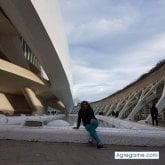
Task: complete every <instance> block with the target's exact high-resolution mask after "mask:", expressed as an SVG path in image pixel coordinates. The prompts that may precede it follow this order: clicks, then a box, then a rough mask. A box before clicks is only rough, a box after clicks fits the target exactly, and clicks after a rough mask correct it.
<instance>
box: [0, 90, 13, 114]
mask: <svg viewBox="0 0 165 165" xmlns="http://www.w3.org/2000/svg"><path fill="white" fill-rule="evenodd" d="M0 111H1V112H3V113H4V114H8V115H13V114H14V108H13V106H12V105H11V103H10V102H9V100H8V99H7V97H6V95H5V94H3V93H0Z"/></svg>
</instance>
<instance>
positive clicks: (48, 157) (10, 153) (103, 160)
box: [0, 140, 165, 165]
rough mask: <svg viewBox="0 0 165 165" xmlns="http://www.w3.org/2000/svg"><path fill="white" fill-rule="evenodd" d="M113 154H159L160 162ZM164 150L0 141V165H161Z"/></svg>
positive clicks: (159, 148) (164, 159) (161, 148)
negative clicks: (124, 158) (115, 156)
mask: <svg viewBox="0 0 165 165" xmlns="http://www.w3.org/2000/svg"><path fill="white" fill-rule="evenodd" d="M115 151H159V152H160V160H114V152H115ZM164 162H165V147H134V146H112V145H106V146H105V148H104V149H96V148H95V147H94V146H90V145H87V144H74V143H47V142H25V141H12V140H0V165H126V164H127V165H132V164H135V165H155V164H158V165H163V164H164Z"/></svg>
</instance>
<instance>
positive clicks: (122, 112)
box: [119, 91, 140, 118]
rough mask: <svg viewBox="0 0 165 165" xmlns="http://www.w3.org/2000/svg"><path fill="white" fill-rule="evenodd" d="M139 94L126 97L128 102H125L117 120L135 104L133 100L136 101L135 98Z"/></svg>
mask: <svg viewBox="0 0 165 165" xmlns="http://www.w3.org/2000/svg"><path fill="white" fill-rule="evenodd" d="M139 92H140V91H139ZM139 92H137V93H135V94H133V95H131V96H129V97H128V100H126V101H125V105H124V106H123V108H122V110H121V111H120V113H119V118H122V116H123V115H124V113H125V112H126V111H127V110H128V109H129V108H130V106H131V105H132V104H134V103H135V101H134V99H136V97H137V96H138V95H139ZM137 102H138V101H137Z"/></svg>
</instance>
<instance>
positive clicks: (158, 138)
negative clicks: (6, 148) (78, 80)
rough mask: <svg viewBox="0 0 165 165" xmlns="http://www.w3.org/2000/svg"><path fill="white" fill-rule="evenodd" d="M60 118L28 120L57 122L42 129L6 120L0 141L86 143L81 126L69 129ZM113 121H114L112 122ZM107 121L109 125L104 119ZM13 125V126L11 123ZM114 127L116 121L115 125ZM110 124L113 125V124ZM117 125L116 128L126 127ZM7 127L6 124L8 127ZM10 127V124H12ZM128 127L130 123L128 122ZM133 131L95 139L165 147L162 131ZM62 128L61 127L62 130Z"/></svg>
mask: <svg viewBox="0 0 165 165" xmlns="http://www.w3.org/2000/svg"><path fill="white" fill-rule="evenodd" d="M62 117H64V116H63V115H56V116H33V117H29V119H30V120H47V121H48V120H52V118H54V119H55V118H56V119H58V120H57V121H59V123H60V122H61V123H60V124H61V125H60V126H59V125H58V124H59V123H58V122H57V121H55V122H52V124H51V122H50V125H49V124H48V125H47V126H43V127H38V128H36V127H25V126H23V125H22V124H20V125H13V124H18V123H22V121H23V120H24V121H25V120H26V119H27V117H25V116H23V117H22V116H21V117H15V119H14V118H10V117H8V118H7V119H8V124H5V123H3V124H2V123H1V124H0V139H13V140H27V141H47V142H73V143H86V142H87V141H88V138H89V135H88V133H87V131H86V130H85V129H84V127H83V126H81V127H80V129H79V130H75V129H73V127H72V126H67V125H66V124H67V123H66V122H63V121H61V120H60V118H62ZM98 118H100V119H102V120H103V119H104V120H105V119H106V118H105V117H103V116H98ZM5 119H6V117H4V116H1V117H0V121H5ZM115 120H116V119H114V121H115ZM107 121H110V120H109V119H107ZM14 122H15V123H14ZM115 122H116V123H117V121H115ZM115 122H114V123H115ZM125 122H127V124H126V123H123V124H122V123H121V125H120V126H124V124H125V125H127V127H128V121H125ZM9 123H10V124H9ZM12 123H13V124H12ZM130 124H131V125H132V122H130ZM136 124H137V125H138V126H136V127H135V124H134V126H133V127H130V128H127V129H126V128H103V127H99V128H98V129H97V132H98V135H99V137H100V139H101V141H102V142H103V143H104V144H113V145H137V146H165V131H164V129H163V128H155V127H150V128H149V126H146V127H140V126H139V125H142V124H138V123H136ZM62 125H63V126H62Z"/></svg>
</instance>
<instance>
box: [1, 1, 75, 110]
mask: <svg viewBox="0 0 165 165" xmlns="http://www.w3.org/2000/svg"><path fill="white" fill-rule="evenodd" d="M0 5H1V7H2V9H3V10H4V11H5V13H6V14H7V16H8V17H9V19H10V20H11V22H12V23H13V25H14V26H15V27H16V29H17V30H18V32H19V33H20V34H21V36H22V37H23V38H24V39H25V41H26V42H27V44H28V45H29V47H30V48H31V50H32V52H33V53H34V54H35V56H36V57H37V58H38V60H39V62H40V64H41V65H42V67H43V68H44V70H45V72H46V74H47V75H48V77H49V80H50V83H51V89H52V92H53V93H54V95H55V96H57V97H58V98H59V99H60V100H62V101H63V103H64V105H65V107H66V109H67V110H69V109H70V108H71V107H72V105H73V99H72V91H71V88H72V82H71V81H72V79H71V72H70V66H69V64H70V63H69V55H68V54H69V53H68V47H67V42H66V38H65V35H64V34H65V33H64V30H63V25H62V21H61V16H60V14H59V8H58V4H57V0H49V2H48V1H45V0H31V1H30V0H21V1H20V0H5V1H4V0H0Z"/></svg>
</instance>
